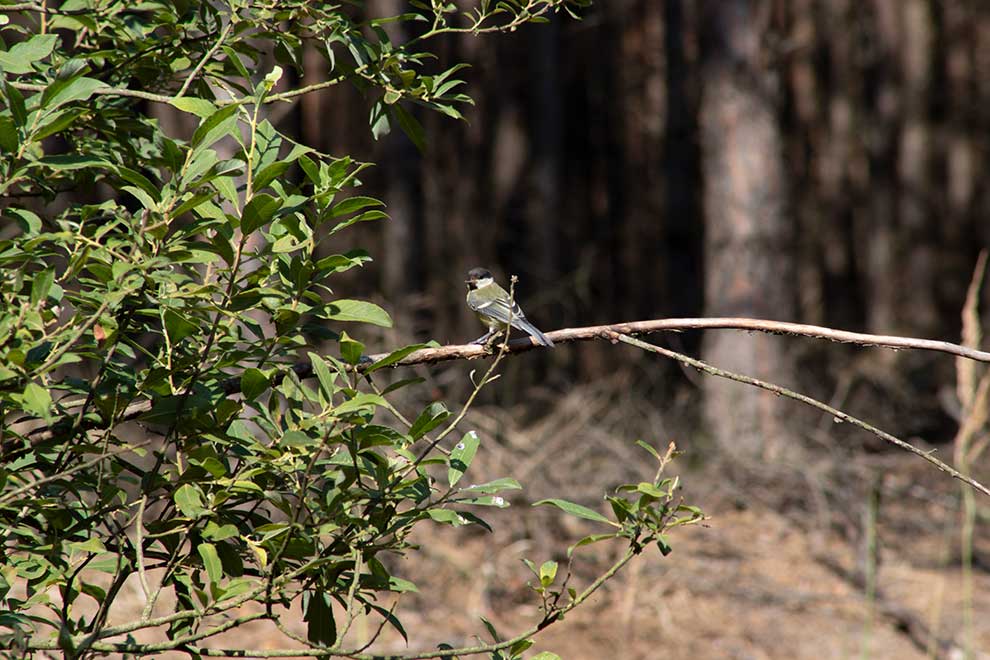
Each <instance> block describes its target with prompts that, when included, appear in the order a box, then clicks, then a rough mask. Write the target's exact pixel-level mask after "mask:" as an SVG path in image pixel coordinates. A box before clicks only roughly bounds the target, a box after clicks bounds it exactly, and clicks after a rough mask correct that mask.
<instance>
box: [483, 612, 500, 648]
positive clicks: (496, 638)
mask: <svg viewBox="0 0 990 660" xmlns="http://www.w3.org/2000/svg"><path fill="white" fill-rule="evenodd" d="M480 618H481V622H482V623H483V624H485V628H487V629H488V634H489V635H491V636H492V639H493V640H494V641H496V642H501V641H502V640H501V639H499V636H498V631H497V630H495V626H494V625H492V622H491V621H489V620H488V619H486V618H485V617H480Z"/></svg>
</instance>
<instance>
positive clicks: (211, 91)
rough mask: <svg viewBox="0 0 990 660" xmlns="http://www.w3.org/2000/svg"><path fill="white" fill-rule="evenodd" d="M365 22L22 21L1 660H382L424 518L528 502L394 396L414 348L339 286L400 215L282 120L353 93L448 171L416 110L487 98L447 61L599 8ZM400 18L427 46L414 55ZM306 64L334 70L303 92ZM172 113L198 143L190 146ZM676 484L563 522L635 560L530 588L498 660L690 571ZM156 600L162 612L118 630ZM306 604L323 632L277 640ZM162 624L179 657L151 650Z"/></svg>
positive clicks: (237, 13)
mask: <svg viewBox="0 0 990 660" xmlns="http://www.w3.org/2000/svg"><path fill="white" fill-rule="evenodd" d="M360 4H361V3H344V4H340V5H337V4H333V5H331V4H326V3H322V2H311V1H310V0H297V1H290V0H272V1H271V2H264V3H258V2H246V1H243V0H233V1H230V2H228V3H214V2H198V1H195V0H189V1H185V2H175V3H164V2H124V1H115V0H109V1H105V0H67V1H65V2H48V3H45V2H38V3H35V2H25V3H17V4H11V3H9V2H7V3H6V4H5V5H0V39H2V42H0V48H2V50H0V71H2V78H0V104H2V105H0V108H2V109H0V154H2V155H0V213H2V219H3V225H2V226H0V265H2V270H0V298H2V306H0V415H2V416H3V426H2V429H0V432H2V437H0V443H2V444H0V451H2V455H3V463H2V466H0V539H2V545H0V644H2V645H3V646H5V647H7V648H13V649H19V650H20V651H28V652H29V651H34V650H44V649H50V650H60V651H62V652H63V653H64V654H65V655H66V656H69V657H81V656H84V655H92V654H99V653H109V652H129V653H135V654H153V653H156V652H160V651H164V650H169V649H179V650H184V651H186V652H187V653H189V654H191V655H194V656H195V655H199V654H206V653H210V652H211V651H209V650H208V648H207V647H208V644H207V642H208V641H209V639H210V638H211V637H213V636H214V635H217V634H219V633H221V632H224V631H227V630H230V629H232V628H236V627H237V626H240V625H243V624H245V623H248V622H250V621H252V620H256V619H267V620H271V621H274V622H275V623H276V624H277V625H279V626H280V627H281V628H282V629H283V632H284V633H285V634H286V635H287V636H288V637H290V638H292V639H291V640H290V646H294V647H296V648H298V647H299V646H300V645H302V646H305V647H308V648H309V649H310V651H309V653H310V654H312V655H345V656H351V657H361V656H362V654H364V653H365V649H364V648H361V647H354V646H347V644H348V640H349V639H350V638H349V637H348V635H347V633H348V630H349V629H350V627H351V623H352V622H353V621H354V618H355V616H357V615H358V614H359V613H360V614H361V615H362V616H366V615H367V616H372V617H375V618H377V619H378V620H380V621H381V622H382V625H383V626H391V627H393V628H395V629H396V630H399V631H400V632H402V633H403V634H405V633H404V631H403V629H402V623H401V620H400V615H401V613H400V612H398V611H397V610H396V609H395V607H394V605H395V602H396V601H395V598H393V597H392V595H395V594H401V593H402V592H406V591H410V590H415V588H416V587H415V586H414V585H413V584H412V583H410V582H409V581H407V580H404V579H402V578H401V577H400V576H398V575H395V574H393V573H392V572H390V570H389V569H388V568H387V567H386V563H387V562H383V558H385V557H387V556H388V555H389V554H391V553H401V552H404V551H408V550H411V549H412V548H411V546H410V542H409V540H408V538H409V534H410V532H411V531H412V529H413V528H414V527H415V526H417V525H419V524H421V523H426V524H441V525H452V526H461V525H481V526H487V524H486V523H485V522H484V520H483V519H482V518H480V517H479V515H478V513H477V512H478V511H481V510H482V509H480V508H479V507H484V506H496V507H503V506H508V503H507V501H506V499H504V495H503V493H504V492H505V491H510V490H512V489H517V488H519V487H520V485H519V484H518V483H516V482H515V481H514V480H513V479H511V478H504V479H499V480H497V481H493V482H491V483H486V484H480V485H470V486H465V485H464V481H462V476H463V475H464V472H465V471H466V470H467V469H468V467H469V465H470V464H471V461H472V459H473V458H474V456H475V453H476V452H477V451H478V449H479V444H480V438H479V436H478V435H476V434H475V433H474V432H467V433H462V431H459V430H458V429H457V423H458V422H459V421H460V419H461V418H462V416H463V415H457V416H455V417H452V416H451V413H450V412H449V411H448V410H447V408H445V407H444V406H443V405H441V404H438V403H434V404H431V405H429V406H427V407H426V408H425V409H424V410H423V411H422V412H421V413H419V414H418V416H411V417H412V418H411V419H408V420H407V417H406V416H404V415H403V414H402V413H401V412H400V411H398V410H397V409H396V408H395V407H394V406H393V405H392V404H391V403H390V401H389V395H390V392H391V391H392V390H391V388H390V389H387V390H385V391H382V390H379V389H378V388H377V387H376V386H375V384H374V383H373V382H372V381H371V380H370V378H369V375H370V374H371V373H373V372H374V371H376V370H378V369H381V368H385V367H388V366H389V365H392V364H394V363H395V362H396V361H398V360H399V359H401V358H402V357H403V356H405V355H407V354H408V353H410V352H411V351H413V350H415V349H416V348H418V346H409V347H404V348H402V349H400V350H398V351H395V352H393V353H391V354H390V355H388V356H387V357H385V358H384V359H379V360H378V361H375V362H372V361H370V360H369V359H368V358H367V357H366V356H365V347H364V346H363V345H362V343H361V342H360V341H358V340H357V339H355V338H353V337H352V336H351V334H353V335H355V336H359V335H360V328H361V324H373V325H378V326H389V325H390V324H391V319H390V318H389V316H388V314H387V312H386V311H385V310H384V309H382V308H381V307H379V306H377V305H375V304H372V303H370V302H366V301H361V300H352V299H348V298H346V297H338V296H337V294H336V293H335V292H334V291H333V289H332V287H333V282H334V277H335V276H336V275H337V274H339V273H341V272H344V271H347V270H349V269H352V268H356V267H361V266H363V265H365V264H366V263H368V262H369V261H370V257H369V255H368V254H367V253H366V252H364V251H362V250H352V251H350V252H346V253H344V254H338V253H335V252H334V250H333V245H334V243H335V239H336V237H337V234H338V233H339V232H342V231H345V230H346V229H347V228H348V227H350V226H351V225H354V224H356V223H359V222H367V221H377V220H381V219H384V218H385V217H386V216H385V213H384V212H383V211H382V207H383V204H382V203H381V202H379V201H378V200H375V199H372V198H370V197H366V196H362V195H359V194H357V193H356V192H355V189H356V188H357V187H358V186H359V185H360V181H359V178H358V177H359V175H360V173H361V171H362V170H363V169H364V168H365V167H366V164H365V163H362V162H359V161H357V160H355V159H353V158H351V157H348V156H343V157H332V156H329V155H327V154H323V153H319V152H318V151H316V150H315V149H313V148H311V147H308V146H306V145H302V144H299V143H298V142H295V141H293V140H292V139H291V138H289V137H288V136H286V135H285V134H283V133H281V132H280V131H279V130H278V129H277V128H276V127H275V126H274V125H273V124H272V122H271V121H269V120H268V119H267V118H266V117H267V115H268V109H269V108H271V107H272V106H273V104H276V103H291V102H292V101H293V100H294V99H297V98H299V97H300V96H302V95H303V94H306V93H311V92H314V91H317V90H319V89H322V88H325V87H328V86H331V85H334V84H339V83H344V82H349V83H352V84H354V85H356V86H357V87H358V88H359V89H361V90H363V91H364V92H365V93H366V96H367V97H368V99H369V106H370V125H371V130H372V131H373V132H374V134H375V135H376V136H377V135H381V134H383V133H384V132H387V131H388V130H389V129H390V127H392V126H393V125H395V126H398V127H399V128H401V129H402V130H403V131H404V132H405V133H406V134H407V135H408V136H409V137H410V138H411V139H412V140H413V141H414V142H416V143H417V145H419V146H421V147H422V146H423V145H424V143H425V137H424V135H423V132H422V129H421V128H420V126H419V124H418V123H417V121H416V119H415V117H414V115H413V113H412V112H411V111H410V108H412V107H413V105H414V104H415V105H418V106H421V107H424V108H427V109H432V110H436V111H439V112H442V113H445V114H447V115H450V116H451V117H455V118H457V117H460V111H459V108H461V107H463V104H465V103H469V102H470V99H469V97H468V96H466V95H465V94H464V93H463V92H462V91H461V86H462V84H463V83H462V81H461V80H460V79H458V78H457V72H458V71H459V70H460V69H461V66H460V65H456V64H455V65H452V66H448V67H438V66H437V65H436V64H435V63H434V62H432V61H431V56H430V52H429V50H428V49H427V48H428V45H429V44H430V43H431V41H430V40H431V39H433V38H435V37H437V36H439V35H442V34H446V33H450V32H455V31H457V32H472V33H482V32H498V31H506V30H514V29H515V28H516V27H517V26H519V25H522V24H523V23H527V22H534V21H541V20H546V18H547V17H548V16H549V15H550V14H552V13H554V12H556V11H558V10H561V9H563V10H567V11H572V10H578V9H580V7H581V6H583V5H584V4H585V2H584V1H583V0H506V1H503V2H497V3H496V2H486V1H484V0H482V1H481V2H480V3H479V4H478V5H477V6H476V7H474V8H472V9H471V10H469V11H468V12H467V13H460V12H459V11H455V6H454V5H453V4H446V3H442V2H435V1H433V2H417V1H412V2H410V3H409V8H408V12H407V13H404V14H401V15H398V16H389V17H382V18H374V19H371V18H367V17H366V16H364V13H365V12H364V11H363V8H362V7H361V6H360ZM390 22H399V23H402V24H404V26H405V30H406V32H408V33H409V34H410V35H413V36H411V37H409V38H407V39H406V40H405V41H403V42H402V43H393V41H392V40H390V38H389V33H388V32H386V30H385V29H384V28H385V26H386V24H387V23H390ZM306 49H309V50H311V51H314V52H318V53H320V54H322V55H323V64H322V66H323V68H324V69H325V71H327V72H328V74H327V77H326V80H325V81H324V82H321V83H317V84H313V85H310V86H308V87H295V88H294V87H292V86H291V82H290V79H292V80H300V79H302V74H303V69H302V65H303V61H304V58H303V52H304V50H306ZM430 71H433V73H430ZM155 105H168V106H171V107H172V108H174V109H175V111H178V112H180V113H184V114H187V115H188V116H189V118H190V123H191V125H194V126H195V129H194V130H192V131H190V133H189V134H185V135H173V134H169V133H168V132H167V131H166V130H163V128H162V126H161V125H160V123H159V122H158V121H157V120H156V119H154V118H153V116H152V113H150V112H149V111H148V110H149V108H150V107H152V106H155ZM348 324H350V325H348ZM348 328H349V329H350V332H351V334H348V331H347V329H348ZM330 345H332V346H335V349H334V350H333V351H331V353H332V354H326V353H318V352H316V351H315V347H317V346H324V347H326V346H330ZM499 357H500V356H499ZM497 363H498V358H496V360H495V361H494V363H493V370H494V365H496V364H497ZM493 370H490V371H489V373H488V375H486V376H485V378H484V379H483V380H482V381H481V383H480V384H481V385H484V384H485V383H486V382H488V380H490V378H491V375H492V373H493ZM414 383H415V381H399V382H397V383H396V384H395V385H394V386H393V387H401V386H408V385H410V384H414ZM462 412H463V411H462ZM451 445H452V446H451ZM650 451H653V450H652V449H651V450H650ZM654 455H655V456H656V458H657V459H658V461H659V465H660V466H661V467H662V465H663V463H664V462H665V461H666V460H667V459H668V458H669V453H668V455H667V456H661V455H659V454H657V453H656V452H654ZM676 486H677V483H676V480H672V479H669V478H666V477H663V476H662V475H661V472H660V471H659V470H658V472H657V477H656V479H654V480H653V481H652V482H644V483H641V484H632V485H629V486H627V487H624V488H623V489H620V490H619V491H618V492H617V493H616V494H615V495H614V496H611V497H609V498H608V499H609V501H610V503H611V506H612V509H613V513H614V515H613V517H611V518H606V517H605V516H603V515H602V514H601V513H599V512H597V511H595V510H592V509H588V508H585V507H582V506H579V505H576V504H572V503H570V502H567V501H565V500H548V501H547V502H546V504H550V505H554V506H557V507H559V508H560V509H562V510H563V511H565V512H568V513H571V514H574V515H578V516H581V517H584V518H588V519H590V520H592V521H595V523H596V524H599V525H604V526H605V527H604V528H605V529H607V530H608V532H607V533H604V534H596V535H592V536H589V537H587V538H586V539H584V540H583V541H581V542H579V543H578V544H576V545H575V547H578V546H580V545H583V544H587V543H591V542H595V541H599V540H603V539H606V538H624V539H626V541H627V544H628V552H627V553H626V554H625V555H623V558H622V559H621V560H620V561H619V562H618V563H617V564H616V565H615V566H613V567H612V569H610V571H609V572H608V573H606V574H605V575H603V576H602V577H601V578H600V580H599V581H596V582H594V583H592V584H591V585H589V586H588V587H587V588H586V589H585V590H584V591H581V592H579V591H577V590H575V589H574V588H573V587H571V586H570V585H569V584H567V582H568V580H567V579H564V580H560V579H558V578H557V566H556V564H555V563H554V562H544V563H543V564H541V565H540V566H537V565H536V564H535V563H533V564H530V565H531V567H532V568H533V570H534V574H535V581H534V583H533V588H534V590H535V591H536V592H537V593H538V594H539V595H540V597H541V598H542V606H543V612H542V617H543V618H542V620H541V621H539V622H538V624H537V625H535V626H534V628H533V629H532V630H530V631H526V632H524V633H523V634H521V635H519V636H517V637H515V638H512V639H502V638H499V637H497V634H496V633H495V632H494V629H491V631H492V634H493V635H496V637H495V639H494V641H493V642H492V643H491V644H488V645H483V646H482V647H478V648H475V649H473V650H474V651H475V652H479V651H486V652H489V653H493V654H495V655H496V656H497V657H506V658H507V657H520V656H521V654H522V653H523V651H525V650H526V649H527V648H528V647H529V645H530V644H531V641H530V640H529V637H530V636H531V634H532V633H534V632H535V631H536V630H537V629H538V628H541V627H543V626H545V625H547V624H548V623H550V622H552V621H555V620H557V619H559V618H561V617H562V615H563V613H565V612H566V611H568V610H569V609H570V608H572V607H574V606H576V605H577V604H579V603H580V602H581V601H582V600H583V599H584V598H586V597H587V595H589V594H590V593H591V592H592V591H593V590H594V589H595V588H597V587H598V586H599V585H600V584H601V583H602V582H604V580H606V579H607V578H608V577H610V576H611V575H612V574H614V571H617V570H618V569H619V568H621V566H622V565H623V564H624V563H625V562H626V561H628V559H629V558H630V557H632V556H633V555H634V554H637V553H638V552H639V551H640V550H641V549H642V548H644V547H646V546H647V545H649V544H650V543H654V544H657V545H658V546H659V547H660V549H661V550H662V551H663V553H664V554H666V553H667V552H668V551H669V546H668V545H667V541H666V537H665V536H664V532H665V531H666V529H667V528H669V527H671V526H675V525H678V524H685V523H690V522H695V521H697V520H699V519H700V518H701V514H700V512H698V511H697V510H696V509H694V508H692V507H686V506H683V505H680V504H679V502H678V501H677V499H676V497H677V496H676ZM573 549H574V548H572V550H573ZM134 580H136V581H137V584H138V585H139V588H140V591H141V593H142V595H143V599H144V608H143V611H142V612H140V613H138V614H136V615H135V617H134V619H133V620H131V621H128V622H124V623H120V622H113V623H111V622H110V621H109V614H110V610H111V608H112V606H113V604H114V603H115V602H116V601H117V599H118V598H119V596H120V594H121V589H122V588H123V587H124V585H125V583H127V582H128V581H134ZM163 594H167V597H163ZM296 601H300V602H301V605H302V609H303V612H304V616H305V621H306V623H307V634H306V635H305V636H299V635H296V634H294V633H292V631H291V630H289V629H288V628H286V627H285V626H283V625H282V623H281V621H280V619H279V616H280V614H281V613H283V612H284V611H285V609H284V608H285V607H287V606H289V605H291V604H292V603H293V602H296ZM166 603H167V605H166ZM251 604H254V605H255V607H254V608H251V607H244V606H247V605H251ZM142 629H154V630H156V631H159V634H158V639H159V641H156V642H142V643H139V642H137V641H135V639H134V636H133V634H134V633H136V632H137V631H139V630H142ZM235 651H238V650H236V649H233V650H231V649H228V650H226V651H224V650H216V649H214V650H213V651H212V653H214V654H216V653H220V654H223V653H234V652H235ZM241 651H243V650H241ZM469 651H470V650H469ZM464 652H466V651H465V650H463V649H461V650H456V649H450V647H444V646H443V645H441V648H439V649H438V650H437V651H436V652H435V653H436V654H439V655H447V656H452V655H454V654H455V653H464ZM258 653H259V654H261V652H258ZM419 657H424V656H422V655H421V656H419ZM543 657H546V658H549V657H553V656H552V654H543Z"/></svg>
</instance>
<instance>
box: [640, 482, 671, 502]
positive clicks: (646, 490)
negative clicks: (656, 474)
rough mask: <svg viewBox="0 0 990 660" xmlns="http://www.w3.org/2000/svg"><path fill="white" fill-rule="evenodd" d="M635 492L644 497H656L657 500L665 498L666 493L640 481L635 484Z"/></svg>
mask: <svg viewBox="0 0 990 660" xmlns="http://www.w3.org/2000/svg"><path fill="white" fill-rule="evenodd" d="M636 490H637V491H638V492H640V493H643V494H644V495H649V496H650V497H656V498H657V499H660V498H662V497H664V496H666V493H664V492H663V491H662V490H660V489H659V488H657V487H656V486H654V485H653V484H651V483H649V482H647V481H641V482H639V483H638V484H636Z"/></svg>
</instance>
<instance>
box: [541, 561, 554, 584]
mask: <svg viewBox="0 0 990 660" xmlns="http://www.w3.org/2000/svg"><path fill="white" fill-rule="evenodd" d="M556 577H557V562H555V561H545V562H543V565H542V566H540V584H542V585H543V586H544V588H545V587H549V586H550V585H551V584H553V581H554V579H555V578H556Z"/></svg>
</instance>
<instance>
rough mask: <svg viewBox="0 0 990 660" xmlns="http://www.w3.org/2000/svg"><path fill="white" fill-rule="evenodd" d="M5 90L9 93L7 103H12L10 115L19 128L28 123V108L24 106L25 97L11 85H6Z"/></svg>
mask: <svg viewBox="0 0 990 660" xmlns="http://www.w3.org/2000/svg"><path fill="white" fill-rule="evenodd" d="M3 87H4V90H6V92H7V101H8V102H9V103H10V114H11V115H12V116H13V117H14V121H15V122H16V123H17V125H18V126H24V125H25V124H26V123H27V107H26V105H25V104H24V95H23V94H21V93H20V92H19V91H18V90H17V88H15V87H14V86H13V85H11V84H10V83H4V86H3Z"/></svg>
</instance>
